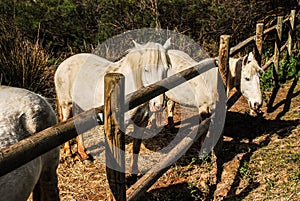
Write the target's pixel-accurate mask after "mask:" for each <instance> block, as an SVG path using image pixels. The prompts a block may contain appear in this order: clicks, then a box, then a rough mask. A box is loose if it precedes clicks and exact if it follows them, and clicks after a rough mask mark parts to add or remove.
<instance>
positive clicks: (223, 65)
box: [213, 35, 230, 156]
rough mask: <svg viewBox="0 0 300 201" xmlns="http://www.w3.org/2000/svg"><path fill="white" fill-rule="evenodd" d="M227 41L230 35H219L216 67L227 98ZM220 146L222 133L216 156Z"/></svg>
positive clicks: (219, 151)
mask: <svg viewBox="0 0 300 201" xmlns="http://www.w3.org/2000/svg"><path fill="white" fill-rule="evenodd" d="M229 41H230V35H221V36H220V46H219V64H218V68H219V72H220V75H221V79H222V81H223V84H224V85H225V90H226V95H227V98H228V96H229V91H228V90H227V85H228V73H229V51H230V48H229ZM218 86H219V85H218ZM218 90H219V89H218ZM216 112H218V111H216ZM219 112H220V111H219ZM222 147H223V135H221V136H220V138H219V139H218V142H217V143H216V145H215V147H214V151H213V152H214V154H215V155H216V156H218V155H219V154H220V153H221V152H222Z"/></svg>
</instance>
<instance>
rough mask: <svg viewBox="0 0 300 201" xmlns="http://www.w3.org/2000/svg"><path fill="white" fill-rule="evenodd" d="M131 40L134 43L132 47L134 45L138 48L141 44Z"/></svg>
mask: <svg viewBox="0 0 300 201" xmlns="http://www.w3.org/2000/svg"><path fill="white" fill-rule="evenodd" d="M132 42H133V44H134V47H136V48H139V47H141V46H142V45H141V44H139V43H138V42H136V41H135V40H132Z"/></svg>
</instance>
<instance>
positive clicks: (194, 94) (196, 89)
mask: <svg viewBox="0 0 300 201" xmlns="http://www.w3.org/2000/svg"><path fill="white" fill-rule="evenodd" d="M168 55H169V58H170V60H171V64H172V69H171V70H170V71H168V76H170V75H172V74H175V73H178V72H180V71H182V70H185V69H187V68H189V67H191V66H194V65H197V64H198V62H196V61H195V60H193V59H192V58H191V57H190V56H189V55H188V54H186V53H185V52H182V51H179V50H169V51H168ZM229 71H230V73H229V84H228V86H227V94H228V93H229V91H230V90H231V89H233V88H234V87H236V88H237V90H240V91H241V92H242V95H243V96H244V97H245V98H246V99H247V100H248V103H249V105H250V108H251V109H253V110H255V111H257V110H258V109H259V107H260V106H261V104H262V95H261V91H260V83H259V76H260V74H261V73H262V72H263V70H262V68H261V67H260V66H259V65H258V63H257V61H256V60H255V58H254V56H253V54H252V53H249V55H246V56H244V57H242V58H239V59H233V58H230V67H229ZM218 73H219V72H218V68H212V69H210V70H209V71H207V72H205V73H202V74H200V75H199V76H197V77H196V78H194V79H191V80H189V81H188V82H187V83H185V84H182V85H179V86H178V87H176V88H173V89H171V90H169V91H168V92H166V96H167V97H168V98H169V99H170V100H169V101H168V103H167V115H168V124H169V125H170V127H171V128H172V127H173V126H174V125H173V111H174V101H175V102H177V103H179V104H182V105H187V106H195V107H198V109H199V114H200V117H201V118H202V119H203V118H205V117H207V116H209V115H210V113H211V111H212V110H214V109H215V103H216V101H217V100H218V92H217V90H216V89H217V74H218ZM221 73H222V72H221ZM154 119H155V117H154V115H152V117H151V120H150V122H151V124H152V123H153V124H154V123H155V121H154Z"/></svg>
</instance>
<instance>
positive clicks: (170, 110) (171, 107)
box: [167, 100, 175, 130]
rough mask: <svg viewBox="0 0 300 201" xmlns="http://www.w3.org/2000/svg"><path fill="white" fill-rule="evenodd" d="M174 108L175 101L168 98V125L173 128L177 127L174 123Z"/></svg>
mask: <svg viewBox="0 0 300 201" xmlns="http://www.w3.org/2000/svg"><path fill="white" fill-rule="evenodd" d="M174 109H175V102H174V101H172V100H168V102H167V115H168V122H167V125H168V126H169V128H170V129H171V130H173V129H174V128H175V124H174Z"/></svg>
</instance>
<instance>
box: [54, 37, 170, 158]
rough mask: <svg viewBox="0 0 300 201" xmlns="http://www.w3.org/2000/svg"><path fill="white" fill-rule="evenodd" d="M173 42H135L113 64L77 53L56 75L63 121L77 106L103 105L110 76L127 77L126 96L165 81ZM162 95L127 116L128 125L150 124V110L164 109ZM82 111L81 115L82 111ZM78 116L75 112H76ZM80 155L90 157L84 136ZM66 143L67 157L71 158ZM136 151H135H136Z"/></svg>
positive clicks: (62, 64) (85, 108)
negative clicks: (106, 82)
mask: <svg viewBox="0 0 300 201" xmlns="http://www.w3.org/2000/svg"><path fill="white" fill-rule="evenodd" d="M169 46H170V40H167V41H166V43H165V44H164V45H161V44H158V43H153V42H148V43H146V44H144V45H140V44H137V43H135V47H134V48H132V49H130V50H128V53H127V55H126V56H125V57H123V58H122V59H121V60H120V61H117V62H115V63H113V62H110V61H108V60H106V59H104V58H101V57H99V56H97V55H93V54H86V53H85V54H77V55H74V56H72V57H70V58H68V59H67V60H65V61H64V62H63V63H61V65H60V66H59V67H58V69H57V71H56V73H55V88H56V93H57V99H58V106H59V111H60V113H61V115H60V116H61V121H66V120H67V119H68V118H70V117H71V110H72V109H73V110H74V106H76V107H78V108H80V111H82V110H88V109H91V108H94V107H97V106H100V105H103V104H104V86H103V85H104V76H105V74H107V73H110V72H113V73H122V74H123V75H124V76H125V95H127V94H129V93H131V92H134V91H136V90H138V89H140V88H142V87H145V86H148V85H150V84H153V83H155V82H157V81H160V80H162V79H163V78H165V77H166V75H167V70H168V69H169V68H170V63H169V58H168V55H167V49H168V48H169ZM162 105H163V95H160V96H158V97H156V98H154V99H152V100H150V101H149V104H143V105H142V106H140V107H138V108H136V109H134V110H132V111H130V112H127V113H125V125H128V124H129V123H134V124H136V125H137V127H143V126H146V125H147V122H148V117H149V110H150V111H152V112H156V111H159V110H161V108H162ZM80 111H79V112H80ZM74 112H75V113H78V112H77V111H73V113H74ZM77 142H78V152H79V154H80V155H81V158H82V159H86V158H88V156H87V155H86V153H85V152H84V145H83V140H82V137H81V136H79V137H78V138H77ZM68 149H69V145H68V144H66V146H65V151H66V155H69V156H70V155H71V152H70V151H68ZM134 152H135V151H134Z"/></svg>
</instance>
